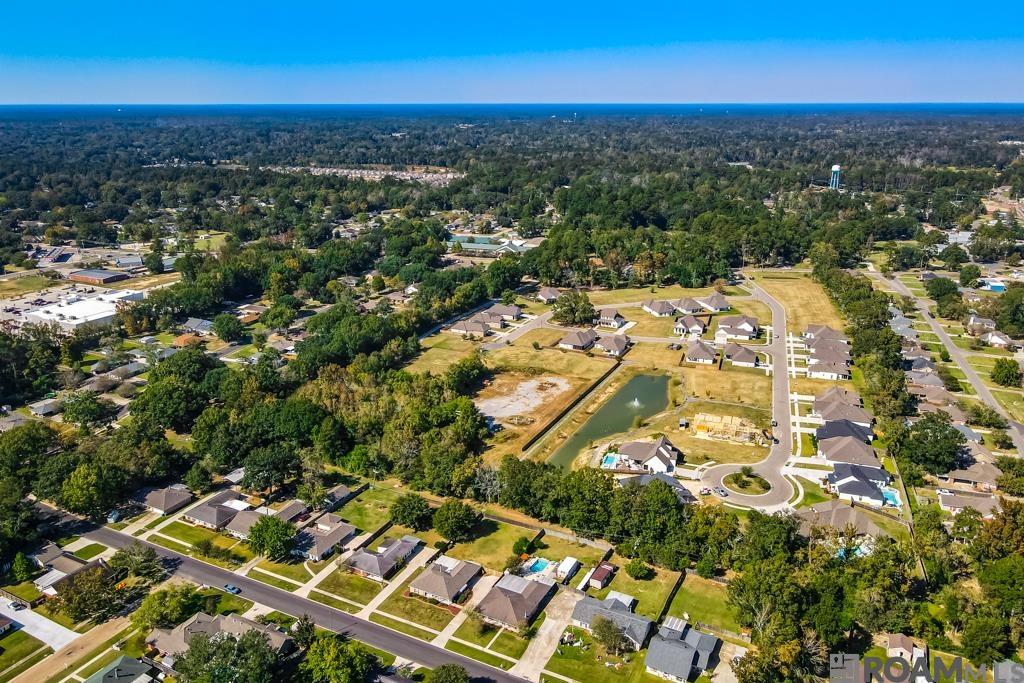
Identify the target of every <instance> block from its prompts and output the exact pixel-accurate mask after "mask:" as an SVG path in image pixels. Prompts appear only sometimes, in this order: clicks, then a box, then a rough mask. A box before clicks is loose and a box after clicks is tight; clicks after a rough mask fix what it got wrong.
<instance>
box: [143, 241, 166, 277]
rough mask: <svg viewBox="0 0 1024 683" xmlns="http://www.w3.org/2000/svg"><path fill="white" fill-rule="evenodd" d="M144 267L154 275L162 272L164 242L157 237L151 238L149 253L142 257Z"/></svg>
mask: <svg viewBox="0 0 1024 683" xmlns="http://www.w3.org/2000/svg"><path fill="white" fill-rule="evenodd" d="M142 263H143V264H144V265H145V266H146V269H147V270H148V271H149V272H151V273H153V274H154V275H159V274H160V273H162V272H164V243H163V240H161V239H160V238H159V237H157V238H156V239H155V240H153V245H152V247H150V250H149V253H148V254H146V256H145V258H143V259H142Z"/></svg>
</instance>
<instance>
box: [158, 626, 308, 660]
mask: <svg viewBox="0 0 1024 683" xmlns="http://www.w3.org/2000/svg"><path fill="white" fill-rule="evenodd" d="M249 631H259V632H260V633H262V634H263V635H264V636H265V637H266V639H267V642H268V643H269V644H270V647H271V649H272V650H273V651H274V652H275V653H277V654H283V653H286V652H288V651H289V650H291V649H292V646H293V642H292V639H291V638H290V637H289V636H288V634H287V633H284V632H283V631H281V630H280V629H279V628H278V627H277V624H260V623H257V622H255V621H252V620H251V619H246V618H245V617H242V616H239V615H237V614H218V615H215V616H210V615H209V614H206V613H204V612H199V613H198V614H195V615H193V616H192V617H189V618H188V619H186V620H185V621H184V622H182V623H181V624H178V625H177V626H175V627H174V628H173V629H170V630H165V629H160V628H157V629H153V631H151V632H150V634H149V636H147V637H146V642H147V643H149V644H151V645H152V646H153V647H154V648H155V649H156V650H157V651H158V652H160V653H161V654H163V655H165V658H164V661H163V663H164V664H165V665H167V666H168V667H169V668H172V669H173V668H174V662H173V657H174V656H175V655H180V654H181V653H182V652H185V651H186V650H188V646H189V643H190V642H191V641H192V638H194V637H195V636H196V635H197V634H199V633H205V634H207V635H208V636H210V637H214V636H218V635H220V634H224V635H228V636H232V637H234V638H238V637H240V636H242V635H243V634H245V633H247V632H249ZM166 655H169V656H170V657H171V661H170V662H168V660H167V657H166Z"/></svg>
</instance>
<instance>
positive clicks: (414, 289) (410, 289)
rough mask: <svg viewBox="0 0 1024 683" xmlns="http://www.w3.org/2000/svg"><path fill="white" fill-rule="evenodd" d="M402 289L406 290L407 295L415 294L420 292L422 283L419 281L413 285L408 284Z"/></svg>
mask: <svg viewBox="0 0 1024 683" xmlns="http://www.w3.org/2000/svg"><path fill="white" fill-rule="evenodd" d="M402 291H403V292H405V295H406V296H413V295H414V294H419V291H420V285H419V283H418V282H414V283H412V284H411V285H407V286H406V288H405V289H403V290H402Z"/></svg>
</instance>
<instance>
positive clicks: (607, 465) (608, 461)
mask: <svg viewBox="0 0 1024 683" xmlns="http://www.w3.org/2000/svg"><path fill="white" fill-rule="evenodd" d="M618 461H619V459H618V458H617V457H616V456H614V455H606V456H604V457H603V458H601V467H603V468H604V469H606V470H611V469H615V463H617V462H618Z"/></svg>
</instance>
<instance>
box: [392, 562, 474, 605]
mask: <svg viewBox="0 0 1024 683" xmlns="http://www.w3.org/2000/svg"><path fill="white" fill-rule="evenodd" d="M482 571H483V568H482V567H481V566H480V565H478V564H476V563H474V562H464V561H462V560H456V559H455V558H454V557H448V556H447V555H441V556H440V557H438V558H437V559H436V560H434V561H433V562H431V563H430V564H428V565H427V566H426V567H425V568H424V569H423V571H422V572H420V575H419V576H417V577H416V578H415V579H413V581H412V583H410V584H409V592H410V593H413V594H415V595H422V596H423V597H425V598H427V599H429V600H436V601H437V602H439V603H441V604H442V605H454V604H455V603H456V602H458V600H459V597H460V596H462V594H463V593H465V591H466V589H467V588H468V587H469V584H470V582H471V581H472V580H473V579H475V578H476V577H477V576H478V575H479V574H480V572H482Z"/></svg>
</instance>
